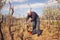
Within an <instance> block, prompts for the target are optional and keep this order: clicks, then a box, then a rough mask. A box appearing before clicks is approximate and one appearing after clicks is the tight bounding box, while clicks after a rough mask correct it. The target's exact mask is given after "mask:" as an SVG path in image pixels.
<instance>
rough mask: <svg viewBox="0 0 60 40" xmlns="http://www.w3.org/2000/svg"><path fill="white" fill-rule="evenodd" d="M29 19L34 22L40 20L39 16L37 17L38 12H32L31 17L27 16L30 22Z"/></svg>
mask: <svg viewBox="0 0 60 40" xmlns="http://www.w3.org/2000/svg"><path fill="white" fill-rule="evenodd" d="M29 18H32V21H36V19H37V18H38V15H37V13H36V12H31V15H28V16H27V20H28V19H29Z"/></svg>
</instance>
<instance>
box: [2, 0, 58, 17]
mask: <svg viewBox="0 0 60 40" xmlns="http://www.w3.org/2000/svg"><path fill="white" fill-rule="evenodd" d="M9 1H10V2H11V4H12V6H13V7H14V14H13V16H15V17H26V16H27V11H28V10H30V7H31V10H32V11H35V12H36V13H37V14H38V15H39V16H41V15H42V14H43V10H44V9H45V8H46V7H49V6H54V5H56V4H57V3H58V2H57V1H56V0H6V4H5V6H4V7H3V9H2V13H3V14H4V15H5V14H9V7H10V6H9ZM28 3H29V4H30V7H29V5H28Z"/></svg>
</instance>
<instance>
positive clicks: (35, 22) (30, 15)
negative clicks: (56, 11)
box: [26, 11, 42, 36]
mask: <svg viewBox="0 0 60 40" xmlns="http://www.w3.org/2000/svg"><path fill="white" fill-rule="evenodd" d="M29 18H30V20H29ZM28 21H29V22H32V27H33V29H32V35H34V34H36V33H37V34H38V36H39V35H41V33H42V30H40V18H39V16H38V15H37V13H36V12H33V11H28V12H27V19H26V22H28ZM36 28H37V30H36Z"/></svg>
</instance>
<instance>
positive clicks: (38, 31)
mask: <svg viewBox="0 0 60 40" xmlns="http://www.w3.org/2000/svg"><path fill="white" fill-rule="evenodd" d="M32 26H33V29H32V34H35V33H37V34H40V18H37V20H36V21H33V22H32ZM36 28H37V30H36Z"/></svg>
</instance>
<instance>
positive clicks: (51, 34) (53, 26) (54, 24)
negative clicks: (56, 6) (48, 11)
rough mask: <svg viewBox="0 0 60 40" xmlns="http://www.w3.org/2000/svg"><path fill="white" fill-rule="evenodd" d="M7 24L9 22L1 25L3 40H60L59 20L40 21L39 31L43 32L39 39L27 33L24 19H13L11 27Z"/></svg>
mask: <svg viewBox="0 0 60 40" xmlns="http://www.w3.org/2000/svg"><path fill="white" fill-rule="evenodd" d="M7 20H8V19H7ZM9 24H10V22H9V21H6V22H3V23H2V32H3V35H4V40H60V20H40V29H41V30H43V32H42V34H41V35H40V36H39V37H38V36H37V34H35V35H31V34H29V33H28V32H27V28H26V26H27V24H26V22H25V19H24V18H22V19H14V20H13V21H12V24H13V25H9ZM29 26H30V27H31V24H30V25H29ZM0 38H1V37H0Z"/></svg>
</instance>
